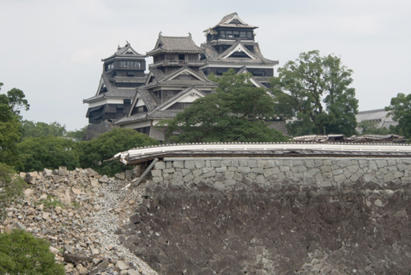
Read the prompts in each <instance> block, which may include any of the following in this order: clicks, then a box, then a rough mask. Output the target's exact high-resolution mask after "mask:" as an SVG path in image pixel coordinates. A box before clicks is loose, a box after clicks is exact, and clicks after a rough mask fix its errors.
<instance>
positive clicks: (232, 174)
mask: <svg viewBox="0 0 411 275" xmlns="http://www.w3.org/2000/svg"><path fill="white" fill-rule="evenodd" d="M233 177H234V172H225V173H224V178H226V179H232V178H233Z"/></svg>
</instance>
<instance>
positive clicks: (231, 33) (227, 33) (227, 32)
mask: <svg viewBox="0 0 411 275" xmlns="http://www.w3.org/2000/svg"><path fill="white" fill-rule="evenodd" d="M225 33H226V35H227V37H229V38H233V37H234V36H233V32H232V31H226V32H225Z"/></svg>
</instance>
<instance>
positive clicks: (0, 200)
mask: <svg viewBox="0 0 411 275" xmlns="http://www.w3.org/2000/svg"><path fill="white" fill-rule="evenodd" d="M25 186H26V183H25V182H24V181H23V179H22V178H20V177H16V176H15V171H14V170H13V167H11V166H8V165H6V164H4V163H1V162H0V220H1V218H2V217H4V211H5V209H6V207H7V206H8V205H10V203H11V202H12V201H14V200H16V199H18V198H20V197H22V195H23V189H24V187H25Z"/></svg>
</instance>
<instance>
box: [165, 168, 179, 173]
mask: <svg viewBox="0 0 411 275" xmlns="http://www.w3.org/2000/svg"><path fill="white" fill-rule="evenodd" d="M175 171H176V170H175V169H174V168H166V169H164V170H163V173H164V174H172V173H174V172H175Z"/></svg>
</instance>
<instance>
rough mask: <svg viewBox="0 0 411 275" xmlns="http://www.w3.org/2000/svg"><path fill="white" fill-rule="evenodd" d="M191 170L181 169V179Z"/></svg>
mask: <svg viewBox="0 0 411 275" xmlns="http://www.w3.org/2000/svg"><path fill="white" fill-rule="evenodd" d="M190 173H191V170H190V169H181V174H183V177H184V176H186V175H188V174H190Z"/></svg>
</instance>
